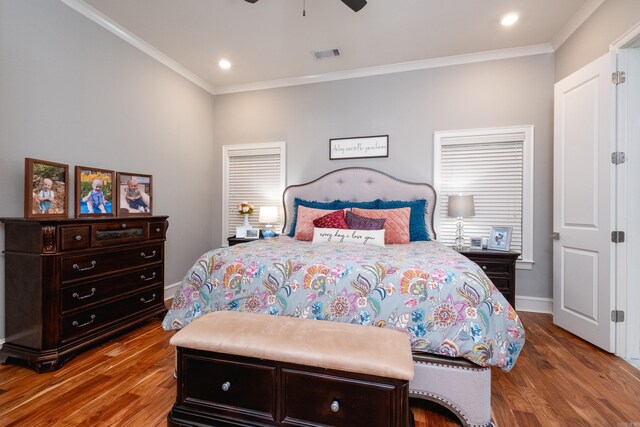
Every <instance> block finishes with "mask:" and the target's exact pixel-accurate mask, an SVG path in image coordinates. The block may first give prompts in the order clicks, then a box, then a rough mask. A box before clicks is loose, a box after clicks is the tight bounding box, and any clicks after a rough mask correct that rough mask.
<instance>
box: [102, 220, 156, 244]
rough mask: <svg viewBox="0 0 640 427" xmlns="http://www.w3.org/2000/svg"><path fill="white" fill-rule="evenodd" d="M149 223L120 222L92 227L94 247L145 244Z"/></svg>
mask: <svg viewBox="0 0 640 427" xmlns="http://www.w3.org/2000/svg"><path fill="white" fill-rule="evenodd" d="M147 226H148V224H147V222H145V221H118V222H108V223H101V224H93V225H92V226H91V235H92V244H91V246H93V247H103V246H113V245H121V244H123V243H134V242H144V241H145V240H147V236H148V233H147V231H148V230H147Z"/></svg>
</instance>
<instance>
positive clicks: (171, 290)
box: [164, 282, 182, 301]
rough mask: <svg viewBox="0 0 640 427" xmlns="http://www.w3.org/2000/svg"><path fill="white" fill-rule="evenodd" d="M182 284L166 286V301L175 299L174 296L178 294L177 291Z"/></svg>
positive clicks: (176, 283)
mask: <svg viewBox="0 0 640 427" xmlns="http://www.w3.org/2000/svg"><path fill="white" fill-rule="evenodd" d="M181 283H182V282H175V283H171V284H170V285H165V286H164V300H165V301H167V300H170V299H173V296H174V295H175V294H176V290H177V289H178V287H179V286H180V284H181Z"/></svg>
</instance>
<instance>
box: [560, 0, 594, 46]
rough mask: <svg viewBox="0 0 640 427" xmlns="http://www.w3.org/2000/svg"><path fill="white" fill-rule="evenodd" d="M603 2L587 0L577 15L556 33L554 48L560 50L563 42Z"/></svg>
mask: <svg viewBox="0 0 640 427" xmlns="http://www.w3.org/2000/svg"><path fill="white" fill-rule="evenodd" d="M602 3H604V0H587V2H586V3H585V4H584V5H582V7H581V8H580V9H578V11H577V12H576V13H575V15H573V16H572V17H571V19H570V20H569V22H567V23H566V24H565V26H564V27H562V29H561V30H560V31H559V32H558V34H556V35H555V37H554V38H553V40H551V46H553V50H554V51H555V50H558V48H559V47H560V46H562V44H563V43H564V42H566V41H567V39H568V38H569V37H571V35H572V34H573V33H575V31H576V30H577V29H578V28H580V26H581V25H582V24H584V22H585V21H586V20H587V19H589V17H590V16H591V15H592V14H593V12H595V11H596V9H597V8H599V7H600V5H601V4H602Z"/></svg>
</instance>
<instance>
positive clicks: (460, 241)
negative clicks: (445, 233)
mask: <svg viewBox="0 0 640 427" xmlns="http://www.w3.org/2000/svg"><path fill="white" fill-rule="evenodd" d="M457 219H458V221H457V222H456V245H455V248H456V249H457V250H461V249H462V248H464V220H463V219H462V217H458V218H457Z"/></svg>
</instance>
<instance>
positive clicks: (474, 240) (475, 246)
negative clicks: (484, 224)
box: [469, 237, 482, 251]
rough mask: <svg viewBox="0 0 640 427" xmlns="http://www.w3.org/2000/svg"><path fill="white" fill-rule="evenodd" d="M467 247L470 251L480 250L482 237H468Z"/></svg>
mask: <svg viewBox="0 0 640 427" xmlns="http://www.w3.org/2000/svg"><path fill="white" fill-rule="evenodd" d="M469 249H471V250H472V251H481V250H482V237H470V238H469Z"/></svg>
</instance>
